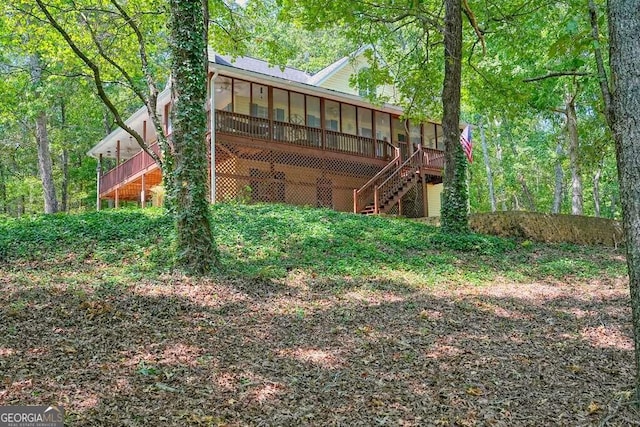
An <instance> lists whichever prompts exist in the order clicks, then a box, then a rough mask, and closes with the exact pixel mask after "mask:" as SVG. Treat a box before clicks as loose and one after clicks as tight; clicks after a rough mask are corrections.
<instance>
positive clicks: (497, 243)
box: [428, 232, 531, 256]
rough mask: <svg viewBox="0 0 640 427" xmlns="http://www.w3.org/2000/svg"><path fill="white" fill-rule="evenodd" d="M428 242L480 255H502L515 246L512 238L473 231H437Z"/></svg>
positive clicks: (441, 247) (437, 246)
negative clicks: (458, 232)
mask: <svg viewBox="0 0 640 427" xmlns="http://www.w3.org/2000/svg"><path fill="white" fill-rule="evenodd" d="M428 242H429V244H430V245H431V247H432V248H433V249H439V250H444V251H447V250H450V251H459V252H474V253H477V254H482V255H495V256H498V255H502V254H504V253H506V252H508V251H511V250H514V249H515V248H516V244H515V242H514V241H513V240H509V239H501V238H498V237H493V236H485V235H482V234H475V233H462V234H454V233H444V232H443V233H437V234H433V235H431V236H429V239H428ZM523 243H524V242H523ZM529 245H531V242H529V243H528V245H524V244H523V245H522V247H523V248H526V247H528V246H529Z"/></svg>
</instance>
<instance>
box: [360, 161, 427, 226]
mask: <svg viewBox="0 0 640 427" xmlns="http://www.w3.org/2000/svg"><path fill="white" fill-rule="evenodd" d="M422 162H423V153H422V149H421V148H419V149H418V150H416V151H415V152H414V153H413V154H412V155H411V156H410V157H409V158H408V159H406V160H405V161H404V162H401V161H400V154H399V151H398V152H396V157H395V158H394V159H393V160H392V161H391V162H390V163H389V164H388V165H387V166H385V167H384V168H383V169H382V170H381V171H380V172H378V173H377V174H376V175H375V176H374V177H373V178H371V179H370V180H369V181H368V182H367V183H366V184H365V185H363V186H362V187H360V188H359V189H357V190H354V191H353V211H354V213H358V212H359V213H361V214H365V215H374V214H381V213H386V212H389V210H390V209H391V208H392V207H393V206H395V205H396V204H397V203H398V202H399V201H400V199H402V197H403V196H404V195H405V194H407V192H408V191H409V190H411V189H412V188H413V187H415V185H416V184H417V183H418V182H420V179H421V177H422V175H421V173H422V172H421V167H422Z"/></svg>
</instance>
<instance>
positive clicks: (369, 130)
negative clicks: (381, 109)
mask: <svg viewBox="0 0 640 427" xmlns="http://www.w3.org/2000/svg"><path fill="white" fill-rule="evenodd" d="M358 135H360V136H365V137H367V138H373V121H372V119H371V110H369V109H368V108H363V107H358Z"/></svg>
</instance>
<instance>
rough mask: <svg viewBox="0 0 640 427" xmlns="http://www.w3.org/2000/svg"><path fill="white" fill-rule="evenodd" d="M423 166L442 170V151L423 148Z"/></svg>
mask: <svg viewBox="0 0 640 427" xmlns="http://www.w3.org/2000/svg"><path fill="white" fill-rule="evenodd" d="M422 151H423V153H424V159H423V162H422V164H423V166H424V167H427V168H429V169H444V151H442V150H436V149H435V148H423V149H422Z"/></svg>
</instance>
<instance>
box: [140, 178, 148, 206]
mask: <svg viewBox="0 0 640 427" xmlns="http://www.w3.org/2000/svg"><path fill="white" fill-rule="evenodd" d="M144 176H145V174H142V190H141V191H140V207H141V208H142V209H144V203H145V201H146V199H147V190H146V188H145V182H144Z"/></svg>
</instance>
